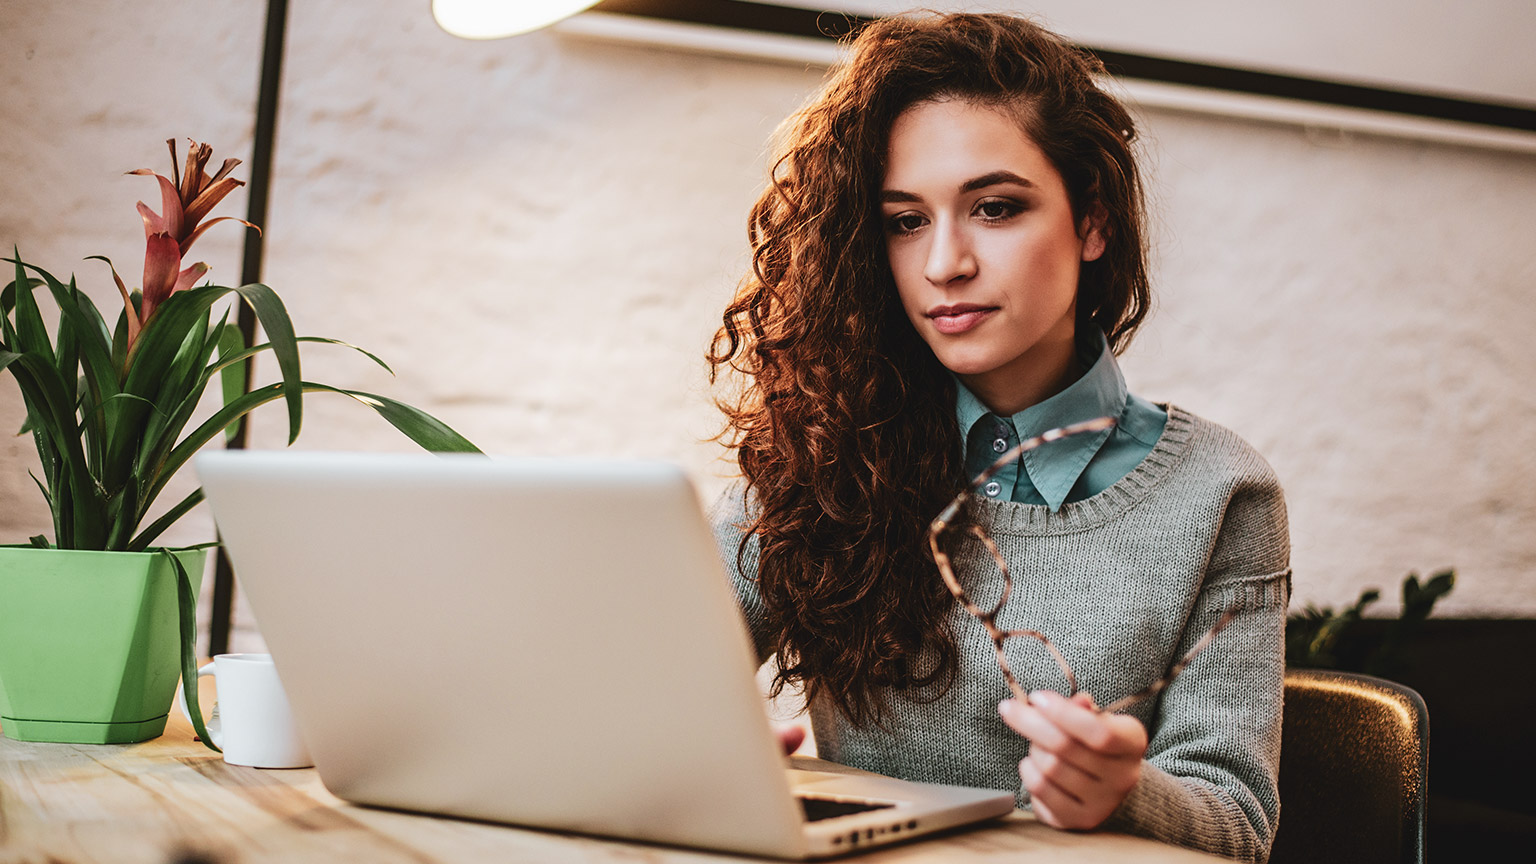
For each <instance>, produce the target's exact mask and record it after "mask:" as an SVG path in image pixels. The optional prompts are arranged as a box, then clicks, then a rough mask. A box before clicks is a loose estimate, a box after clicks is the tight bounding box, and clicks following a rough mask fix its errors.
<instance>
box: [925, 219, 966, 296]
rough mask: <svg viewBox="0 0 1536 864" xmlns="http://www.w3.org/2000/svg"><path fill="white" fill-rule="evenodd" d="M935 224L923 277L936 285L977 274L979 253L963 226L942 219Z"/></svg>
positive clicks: (946, 283)
mask: <svg viewBox="0 0 1536 864" xmlns="http://www.w3.org/2000/svg"><path fill="white" fill-rule="evenodd" d="M933 227H934V230H933V232H932V233H931V234H930V236H931V237H932V238H933V239H932V242H931V243H930V245H929V247H928V260H927V262H925V264H924V266H923V276H924V278H926V279H927V280H928V281H929V282H932V283H933V284H935V285H948V284H949V283H951V282H954V281H955V280H957V279H968V278H970V277H972V276H975V275H976V256H975V254H974V252H973V251H972V249H971V244H970V241H969V239H968V238H967V237H966V236H965V232H964V231H963V230H961V228H960V226H959V225H957V224H956V223H954V222H950V221H948V220H939V221H938V222H936V223H935V224H934V226H933Z"/></svg>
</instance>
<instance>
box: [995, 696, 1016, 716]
mask: <svg viewBox="0 0 1536 864" xmlns="http://www.w3.org/2000/svg"><path fill="white" fill-rule="evenodd" d="M1018 710H1019V703H1018V701H1017V700H1015V699H1004V700H1003V701H1001V702H999V703H997V713H999V714H1002V715H1003V716H1005V717H1006V716H1012V715H1013V713H1014V712H1015V711H1018Z"/></svg>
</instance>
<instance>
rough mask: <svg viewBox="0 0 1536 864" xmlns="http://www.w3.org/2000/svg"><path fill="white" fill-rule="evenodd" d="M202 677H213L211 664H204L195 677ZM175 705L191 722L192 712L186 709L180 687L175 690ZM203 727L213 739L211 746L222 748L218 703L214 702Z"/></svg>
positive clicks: (185, 700)
mask: <svg viewBox="0 0 1536 864" xmlns="http://www.w3.org/2000/svg"><path fill="white" fill-rule="evenodd" d="M204 675H213V664H212V663H205V664H204V665H203V668H201V669H199V670H197V677H198V678H202V677H203V676H204ZM214 680H215V681H217V680H218V677H217V676H215V677H214ZM176 704H177V705H180V706H181V713H182V714H183V715H185V716H186V718H187V720H188V722H191V720H192V712H191V711H190V710H189V709H188V708H187V697H186V694H185V693H184V692H183V691H182V688H180V687H178V688H176ZM204 726H205V727H206V728H207V729H208V737H209V738H212V739H213V746H215V747H223V746H224V733H223V731H222V730H221V729H220V728H219V726H220V724H219V703H218V702H214V703H213V711H212V712H211V713H210V716H209V717H208V722H207V723H205V724H204Z"/></svg>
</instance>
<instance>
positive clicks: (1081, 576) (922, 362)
mask: <svg viewBox="0 0 1536 864" xmlns="http://www.w3.org/2000/svg"><path fill="white" fill-rule="evenodd" d="M1102 71H1103V70H1102V68H1101V67H1100V66H1099V64H1098V63H1097V62H1096V61H1094V60H1093V59H1091V58H1089V57H1087V56H1085V55H1083V54H1082V53H1080V52H1078V51H1076V50H1074V49H1072V48H1070V47H1068V46H1067V45H1065V44H1063V43H1062V42H1061V41H1060V40H1059V39H1058V38H1057V37H1055V36H1054V35H1052V34H1050V33H1048V32H1046V31H1044V30H1042V29H1040V28H1039V27H1036V26H1035V25H1033V24H1031V23H1029V22H1027V21H1024V20H1021V19H1017V18H1012V17H1008V16H997V15H953V16H944V17H929V18H895V19H887V20H883V21H880V22H877V23H875V24H872V25H870V26H869V27H867V28H865V29H864V30H863V31H862V32H861V33H860V35H859V36H858V38H857V39H856V40H855V41H854V43H853V44H852V51H851V56H850V57H849V59H848V60H847V61H846V62H845V63H844V64H843V65H842V66H841V67H840V68H839V69H837V70H835V71H834V72H833V73H832V75H831V76H830V78H829V80H828V82H827V83H826V85H825V86H824V88H823V89H822V91H821V92H820V93H819V94H818V95H817V96H816V97H815V98H814V99H813V100H812V102H811V103H810V104H809V105H808V106H807V107H806V108H805V109H803V110H802V111H801V112H800V113H799V114H797V115H796V116H795V117H794V118H792V119H791V121H790V122H789V124H788V125H787V127H786V131H785V137H784V141H783V144H782V151H781V155H780V158H779V160H778V162H777V164H776V166H775V169H774V172H773V177H772V183H771V186H770V188H769V189H767V190H766V191H765V192H764V193H763V195H762V197H761V198H760V199H759V201H758V202H757V204H756V206H755V207H754V209H753V211H752V214H751V220H750V228H749V233H750V238H751V241H752V245H753V250H754V257H753V272H752V275H751V276H750V277H749V278H748V279H746V280H745V282H744V284H743V286H742V289H741V291H740V292H739V294H738V296H737V298H736V300H735V301H734V302H733V303H732V304H731V306H730V307H729V308H728V309H727V310H726V313H725V323H724V326H723V327H722V329H721V331H720V333H719V334H718V336H717V338H716V341H715V344H714V346H713V348H712V350H711V352H710V360H711V363H712V364H713V367H712V368H713V371H714V372H715V373H720V372H722V371H725V370H727V369H729V370H734V371H735V372H738V373H741V375H742V377H743V387H742V389H741V391H740V392H739V393H738V394H736V395H735V396H734V397H733V398H731V399H729V400H726V401H725V402H723V403H722V407H723V408H724V410H725V412H726V415H727V418H728V423H729V434H728V441H729V443H730V444H731V446H732V447H733V448H734V449H735V450H736V454H737V457H738V461H739V464H740V467H741V471H742V474H743V476H744V478H745V482H744V483H743V484H741V485H740V486H739V487H738V488H736V489H734V490H732V491H731V492H729V493H728V494H727V495H726V496H725V498H724V499H722V503H721V505H720V506H719V507H718V508H717V512H716V530H717V534H718V536H719V539H720V542H721V548H722V554H724V555H725V556H726V557H727V559H728V560H729V562H730V564H731V565H732V573H733V578H734V580H735V583H736V589H737V592H738V596H739V598H740V601H741V603H742V606H743V609H744V611H745V613H746V617H747V619H748V623H749V625H750V627H751V630H752V634H753V637H754V640H755V641H756V644H757V648H758V651H759V653H760V655H761V656H763V657H767V656H768V655H770V654H775V653H776V654H777V657H778V672H777V676H776V678H775V688H776V689H777V688H782V687H783V686H785V685H802V686H804V687H805V690H806V695H807V701H808V704H809V710H810V714H811V719H812V724H813V727H814V730H815V734H816V739H817V745H818V749H819V752H820V755H822V756H824V757H826V758H830V759H833V760H836V761H839V762H843V763H846V764H850V765H854V766H856V767H860V768H865V769H868V770H872V771H877V772H880V773H884V774H890V775H894V776H900V777H905V778H908V779H914V780H927V781H934V782H944V783H956V784H963V785H972V786H985V787H993V788H1012V789H1015V790H1017V792H1018V795H1019V801H1020V803H1021V805H1026V806H1032V808H1033V810H1034V812H1035V814H1036V815H1037V816H1038V817H1039V818H1040V819H1041V820H1043V821H1045V822H1047V823H1048V824H1051V825H1055V826H1057V827H1060V828H1070V829H1092V828H1098V827H1104V828H1107V829H1114V830H1124V831H1130V832H1133V833H1138V834H1143V835H1148V836H1152V837H1156V838H1160V839H1163V840H1165V841H1168V842H1172V843H1178V844H1182V845H1187V846H1192V847H1195V848H1200V849H1205V850H1208V851H1212V852H1216V853H1219V854H1223V855H1227V856H1230V857H1233V858H1238V859H1244V860H1253V861H1263V860H1264V859H1265V858H1267V856H1268V854H1269V848H1270V843H1271V840H1272V838H1273V836H1274V830H1275V827H1276V824H1277V819H1278V813H1279V802H1278V800H1277V793H1276V786H1275V775H1276V771H1277V767H1278V761H1279V744H1280V699H1281V687H1282V677H1283V671H1284V670H1283V661H1282V656H1283V652H1282V643H1283V625H1284V616H1285V606H1286V602H1287V599H1288V596H1289V578H1290V577H1289V574H1290V571H1289V540H1288V533H1287V528H1286V521H1285V505H1284V500H1283V497H1282V493H1281V490H1280V487H1279V484H1278V483H1277V481H1276V479H1275V477H1274V474H1273V472H1272V471H1271V470H1270V468H1269V466H1268V465H1267V464H1265V462H1264V461H1263V459H1262V458H1260V457H1259V456H1258V455H1257V454H1256V453H1255V452H1253V450H1252V449H1251V448H1249V447H1248V446H1247V445H1246V444H1244V443H1243V442H1242V441H1241V440H1240V439H1239V438H1237V436H1236V435H1234V434H1233V433H1231V432H1229V431H1227V430H1225V429H1222V428H1221V427H1219V426H1216V425H1215V424H1212V423H1209V422H1207V421H1205V420H1202V419H1200V418H1198V417H1196V416H1194V415H1192V414H1190V413H1188V412H1186V411H1183V410H1181V409H1179V408H1177V407H1174V406H1160V405H1156V404H1153V403H1151V402H1147V401H1146V400H1143V399H1140V398H1139V397H1135V396H1131V395H1129V394H1127V392H1126V390H1125V384H1124V379H1123V378H1122V377H1121V375H1120V372H1119V369H1118V367H1117V365H1116V362H1115V355H1116V353H1118V352H1119V351H1121V350H1123V349H1124V348H1125V346H1126V345H1127V344H1128V342H1129V340H1130V337H1131V335H1132V334H1133V333H1134V332H1135V330H1136V328H1137V325H1138V324H1140V323H1141V320H1142V318H1143V317H1144V315H1145V313H1146V310H1147V307H1148V303H1149V301H1150V295H1149V290H1148V285H1147V276H1146V269H1145V263H1144V256H1145V245H1144V240H1143V232H1142V209H1141V190H1140V185H1139V179H1138V174H1137V169H1136V164H1135V160H1134V158H1133V154H1132V149H1131V147H1132V141H1133V139H1134V126H1133V123H1132V120H1131V118H1130V117H1129V115H1128V114H1127V113H1126V111H1125V110H1124V109H1123V108H1122V107H1121V106H1120V105H1119V104H1118V103H1117V102H1116V101H1115V100H1114V99H1113V98H1112V97H1110V96H1108V95H1107V94H1105V93H1104V92H1103V91H1102V90H1101V89H1100V88H1099V85H1098V83H1097V81H1096V80H1095V77H1096V76H1098V75H1101V74H1102ZM1101 415H1107V416H1110V417H1113V418H1115V419H1116V421H1117V423H1116V425H1115V426H1114V427H1113V428H1112V429H1107V430H1103V431H1100V432H1097V433H1094V434H1088V435H1078V436H1074V437H1072V438H1068V439H1065V440H1062V441H1058V442H1056V443H1052V444H1049V445H1046V446H1044V447H1041V448H1039V449H1036V450H1033V451H1031V452H1029V453H1027V454H1024V456H1023V457H1022V458H1021V459H1019V460H1018V461H1017V462H1014V463H1011V464H1010V465H1008V466H1006V467H1005V468H1004V469H1003V470H1002V471H1000V472H999V473H998V474H997V475H996V476H995V477H993V478H992V481H991V482H988V483H987V484H985V485H984V486H983V487H981V488H980V489H979V490H978V494H977V495H975V496H973V497H972V499H971V500H970V501H969V503H968V504H967V506H966V508H965V511H964V513H963V515H962V519H963V520H964V521H965V522H966V523H967V524H969V525H972V526H979V527H980V528H982V529H984V531H985V533H986V534H988V535H990V537H992V538H994V539H995V541H996V544H997V546H998V549H999V552H1000V554H1001V555H1002V557H1003V559H1004V560H1005V561H1006V563H1007V565H1008V568H1009V570H1010V571H1011V572H1012V573H1013V575H1014V583H1015V584H1014V591H1013V594H1012V597H1011V599H1010V601H1009V602H1008V604H1007V605H1006V606H1005V608H1004V609H1003V611H1002V612H1001V613H1000V617H999V620H998V623H999V624H1000V625H1001V626H1003V627H1005V628H1029V629H1034V630H1038V631H1040V632H1041V633H1043V634H1045V635H1046V636H1048V637H1049V639H1050V640H1051V641H1052V642H1053V643H1054V644H1056V645H1057V646H1058V647H1059V648H1060V651H1061V652H1062V654H1063V655H1064V656H1065V658H1066V659H1067V661H1068V662H1069V663H1070V665H1071V667H1072V668H1073V670H1074V671H1075V673H1076V676H1077V680H1078V683H1079V684H1080V685H1081V687H1082V690H1083V692H1081V693H1078V694H1077V695H1075V696H1070V697H1069V696H1065V695H1062V694H1061V692H1060V691H1063V690H1066V691H1069V692H1070V689H1071V688H1069V687H1068V686H1067V685H1066V684H1065V683H1064V682H1063V681H1062V680H1061V674H1060V673H1059V672H1057V671H1056V666H1055V664H1054V663H1052V662H1051V659H1050V657H1049V655H1047V654H1046V653H1045V652H1044V650H1042V648H1041V646H1040V645H1039V644H1032V645H1024V646H1020V645H1017V644H1015V643H1017V642H1020V641H1022V640H1011V641H1010V642H1009V643H1008V645H1009V648H1008V650H1009V652H1010V665H1011V666H1012V667H1013V669H1014V671H1015V673H1016V674H1017V675H1018V676H1019V678H1020V680H1021V682H1022V684H1023V685H1024V687H1025V688H1027V689H1028V690H1030V691H1031V692H1030V693H1029V697H1028V699H1027V700H1025V701H1020V700H1018V699H1013V698H1009V697H1010V692H1009V690H1008V688H1007V686H1006V685H1005V683H1004V680H1003V677H1002V675H1001V673H1000V671H999V668H998V664H997V662H996V658H995V655H994V653H993V649H992V643H991V642H990V640H989V639H988V637H987V634H986V632H985V631H984V629H983V627H982V625H981V624H980V623H979V622H978V621H977V620H976V619H975V618H973V617H972V616H971V615H969V614H967V613H966V612H965V611H964V609H963V608H962V607H961V606H960V604H957V603H956V602H955V599H954V597H953V596H952V595H951V594H950V593H949V591H948V589H947V588H946V586H945V584H944V582H943V581H942V580H941V579H940V577H939V574H938V571H937V570H936V569H935V561H934V559H933V557H932V556H931V555H930V554H929V551H928V546H927V533H928V526H929V523H930V521H931V520H933V518H934V517H935V515H937V514H938V513H939V512H940V511H941V510H942V509H943V508H944V507H945V506H946V504H947V503H948V502H949V501H950V500H951V499H952V498H953V497H954V496H955V495H956V494H957V493H958V492H959V491H960V490H962V489H963V488H965V485H966V481H967V480H968V479H969V478H970V477H971V476H973V475H975V474H977V473H978V472H980V471H981V470H982V469H984V468H985V467H986V466H987V465H988V464H989V463H991V461H992V460H993V459H995V458H997V455H998V454H999V453H1002V452H1005V451H1007V450H1008V449H1009V448H1010V447H1011V446H1013V445H1015V444H1017V443H1018V442H1019V441H1021V440H1023V439H1026V438H1029V437H1031V436H1033V435H1036V434H1039V433H1041V432H1043V431H1045V430H1047V429H1050V428H1052V427H1058V426H1063V425H1066V424H1069V423H1073V422H1078V421H1083V420H1088V419H1091V418H1094V417H1098V416H1101ZM961 536H962V535H961V534H960V533H959V532H954V533H951V534H949V535H947V538H948V541H947V542H948V551H949V552H950V553H951V554H952V555H953V556H954V561H955V569H956V571H957V572H958V573H959V574H960V576H959V578H960V581H961V582H962V583H964V585H965V587H966V590H967V591H969V592H970V593H971V594H973V595H975V596H977V597H978V598H980V597H983V596H989V597H993V598H995V597H997V596H998V595H999V593H1000V591H1001V582H1002V578H1003V577H1002V575H1001V574H1000V572H999V571H998V569H997V568H996V567H995V566H994V565H993V563H992V559H991V557H990V556H989V555H988V554H987V552H986V551H985V549H984V548H983V547H982V546H981V544H979V543H977V542H976V541H974V540H969V541H967V540H964V539H954V538H959V537H961ZM978 602H980V601H979V600H978ZM983 605H987V604H983ZM1228 610H1230V611H1231V612H1232V613H1233V615H1232V617H1231V619H1230V623H1229V624H1228V625H1227V627H1226V629H1225V630H1224V631H1223V632H1222V633H1221V634H1220V635H1219V636H1217V637H1216V638H1215V639H1214V640H1212V641H1211V642H1210V643H1209V644H1210V647H1209V648H1208V649H1207V650H1206V651H1205V652H1204V653H1203V654H1201V655H1200V656H1199V657H1197V658H1195V660H1194V661H1193V662H1192V663H1191V665H1190V666H1189V668H1188V669H1187V670H1186V671H1184V672H1183V674H1181V675H1180V676H1179V677H1177V678H1176V679H1174V680H1173V681H1172V683H1171V684H1170V685H1169V686H1168V687H1167V689H1166V690H1164V691H1163V692H1162V693H1161V694H1159V695H1158V696H1157V697H1156V698H1152V699H1142V700H1139V701H1137V702H1135V703H1134V704H1132V705H1130V706H1129V707H1128V708H1126V709H1125V713H1123V714H1121V713H1105V712H1102V711H1100V710H1098V709H1097V708H1096V706H1095V703H1094V699H1095V698H1097V699H1098V700H1099V701H1100V702H1101V703H1103V704H1108V703H1109V702H1111V701H1113V700H1117V699H1120V698H1122V697H1125V696H1127V695H1128V694H1132V693H1135V692H1136V691H1139V690H1141V689H1143V688H1144V687H1146V686H1148V685H1149V684H1151V683H1153V682H1154V681H1156V680H1157V679H1159V678H1160V677H1161V676H1163V675H1164V673H1165V672H1167V671H1168V670H1169V669H1170V667H1172V666H1173V665H1174V664H1175V663H1176V662H1177V661H1178V660H1179V658H1180V657H1182V656H1183V655H1184V654H1185V653H1186V652H1188V651H1189V650H1190V649H1191V648H1192V647H1193V646H1194V645H1195V644H1196V643H1197V642H1199V640H1200V638H1201V637H1202V636H1203V635H1204V634H1205V633H1206V632H1207V631H1208V630H1209V629H1210V628H1211V627H1212V626H1213V625H1215V624H1216V623H1217V622H1218V621H1219V620H1222V616H1223V614H1224V613H1225V612H1227V611H1228ZM1089 694H1092V695H1089Z"/></svg>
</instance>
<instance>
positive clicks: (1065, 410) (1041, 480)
mask: <svg viewBox="0 0 1536 864" xmlns="http://www.w3.org/2000/svg"><path fill="white" fill-rule="evenodd" d="M1096 336H1097V342H1098V356H1097V359H1095V360H1094V361H1093V365H1091V366H1089V367H1088V371H1087V372H1085V373H1083V376H1082V377H1081V378H1079V379H1077V380H1076V381H1074V382H1072V384H1071V385H1069V386H1068V387H1067V388H1066V389H1065V390H1063V391H1061V392H1060V393H1057V394H1056V395H1055V396H1052V397H1051V398H1049V399H1046V400H1045V401H1043V402H1039V403H1037V404H1035V405H1031V406H1029V407H1028V408H1025V409H1024V410H1023V411H1020V412H1019V413H1017V414H1014V415H1013V416H1012V417H1010V418H1008V419H1010V420H1011V421H1012V422H1013V427H1014V429H1015V430H1016V431H1017V433H1018V436H1019V439H1018V440H1021V441H1022V440H1024V439H1026V438H1031V437H1033V436H1035V435H1039V434H1040V433H1042V432H1045V431H1048V430H1050V429H1055V428H1056V427H1058V426H1066V425H1068V424H1071V423H1078V422H1081V421H1083V420H1092V419H1093V418H1095V417H1103V416H1106V415H1107V416H1110V417H1115V418H1117V419H1118V418H1119V417H1120V416H1121V414H1123V413H1124V412H1125V405H1126V400H1127V399H1128V398H1129V393H1128V391H1127V390H1126V387H1125V376H1124V375H1123V374H1121V372H1120V364H1119V363H1117V362H1115V355H1114V352H1112V351H1110V350H1109V343H1108V341H1107V340H1106V339H1105V338H1104V334H1103V333H1097V334H1096ZM955 384H956V391H955V392H956V398H955V417H956V419H957V420H958V421H959V423H960V431H961V439H962V440H965V439H966V438H967V433H969V431H970V429H971V427H973V426H974V425H976V423H977V422H978V421H980V420H982V419H984V418H986V417H988V416H991V412H990V411H989V410H988V409H987V407H986V405H984V404H983V403H982V401H981V400H980V399H978V398H977V397H976V395H975V394H974V393H972V392H971V391H970V389H969V388H967V387H966V386H965V384H963V383H961V382H960V380H959V379H958V378H957V379H956V380H955ZM1113 432H1114V430H1113V429H1105V430H1102V431H1099V432H1094V433H1091V434H1082V435H1073V436H1072V437H1070V438H1063V439H1062V440H1060V441H1055V442H1052V443H1050V444H1048V445H1046V446H1044V447H1037V448H1036V449H1034V450H1031V451H1029V452H1027V453H1025V454H1024V459H1023V462H1024V470H1025V471H1026V472H1028V474H1029V480H1030V482H1031V483H1033V484H1034V486H1035V489H1036V491H1038V492H1039V493H1040V497H1042V498H1044V499H1045V503H1046V505H1047V506H1048V507H1050V508H1051V510H1052V511H1053V512H1054V511H1057V510H1060V509H1061V505H1062V503H1063V502H1065V501H1066V499H1067V495H1068V494H1069V493H1070V492H1071V491H1072V487H1073V486H1075V485H1077V480H1078V478H1079V477H1081V476H1082V474H1083V470H1084V469H1086V468H1087V467H1088V463H1089V462H1091V461H1093V457H1094V456H1095V455H1097V454H1098V452H1099V449H1100V448H1102V447H1103V446H1104V442H1106V441H1108V440H1109V438H1110V435H1111V434H1113Z"/></svg>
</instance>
